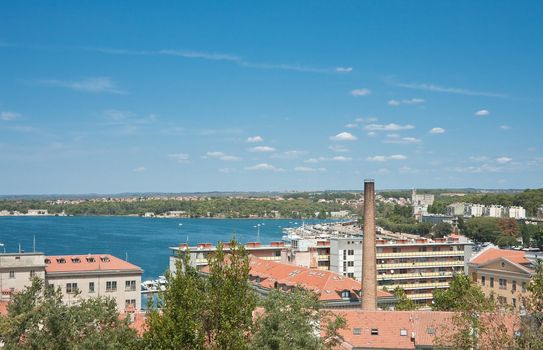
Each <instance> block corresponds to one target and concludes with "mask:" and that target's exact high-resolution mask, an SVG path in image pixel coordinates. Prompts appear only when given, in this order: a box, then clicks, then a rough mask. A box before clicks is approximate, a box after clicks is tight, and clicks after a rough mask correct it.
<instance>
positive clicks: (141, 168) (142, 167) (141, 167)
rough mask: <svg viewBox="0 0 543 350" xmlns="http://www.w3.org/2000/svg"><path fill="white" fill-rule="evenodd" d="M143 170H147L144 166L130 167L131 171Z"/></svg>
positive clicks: (139, 171)
mask: <svg viewBox="0 0 543 350" xmlns="http://www.w3.org/2000/svg"><path fill="white" fill-rule="evenodd" d="M145 170H147V169H146V168H145V167H144V166H139V167H137V168H134V169H132V171H133V172H135V173H141V172H143V171H145Z"/></svg>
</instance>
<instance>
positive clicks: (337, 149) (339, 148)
mask: <svg viewBox="0 0 543 350" xmlns="http://www.w3.org/2000/svg"><path fill="white" fill-rule="evenodd" d="M328 148H329V149H330V150H332V151H334V152H338V153H343V152H349V149H348V148H347V147H345V146H343V145H331V146H330V147H328Z"/></svg>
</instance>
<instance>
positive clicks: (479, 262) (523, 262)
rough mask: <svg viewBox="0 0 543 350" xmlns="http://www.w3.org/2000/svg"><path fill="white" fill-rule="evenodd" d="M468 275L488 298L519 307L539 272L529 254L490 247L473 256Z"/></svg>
mask: <svg viewBox="0 0 543 350" xmlns="http://www.w3.org/2000/svg"><path fill="white" fill-rule="evenodd" d="M468 273H469V275H470V276H471V278H472V279H473V281H474V282H476V283H477V284H479V286H481V289H482V290H483V292H484V293H485V295H486V296H491V295H493V296H494V297H495V298H496V299H497V300H498V301H499V302H501V303H503V304H508V305H510V306H513V307H519V306H520V305H521V301H522V299H523V298H524V297H526V296H527V293H528V291H527V287H528V284H529V283H530V279H531V278H532V276H533V275H534V274H535V270H534V266H533V262H532V261H530V260H529V259H528V258H527V257H526V253H525V252H523V251H515V250H504V249H499V248H497V247H494V246H489V247H486V248H485V249H483V250H482V251H480V252H479V253H478V254H476V255H474V256H473V258H472V259H471V260H470V262H469V265H468Z"/></svg>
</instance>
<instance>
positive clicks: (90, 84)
mask: <svg viewBox="0 0 543 350" xmlns="http://www.w3.org/2000/svg"><path fill="white" fill-rule="evenodd" d="M38 83H39V84H41V85H47V86H58V87H63V88H67V89H71V90H75V91H83V92H91V93H110V94H119V95H126V94H128V92H127V91H124V90H121V89H119V88H118V87H117V84H116V83H115V82H114V81H113V80H112V79H111V78H108V77H95V78H86V79H83V80H71V81H70V80H56V79H49V80H39V81H38Z"/></svg>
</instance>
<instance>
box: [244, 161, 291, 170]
mask: <svg viewBox="0 0 543 350" xmlns="http://www.w3.org/2000/svg"><path fill="white" fill-rule="evenodd" d="M245 170H251V171H274V172H282V171H285V169H283V168H278V167H276V166H273V165H271V164H268V163H260V164H256V165H253V166H250V167H246V168H245Z"/></svg>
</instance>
